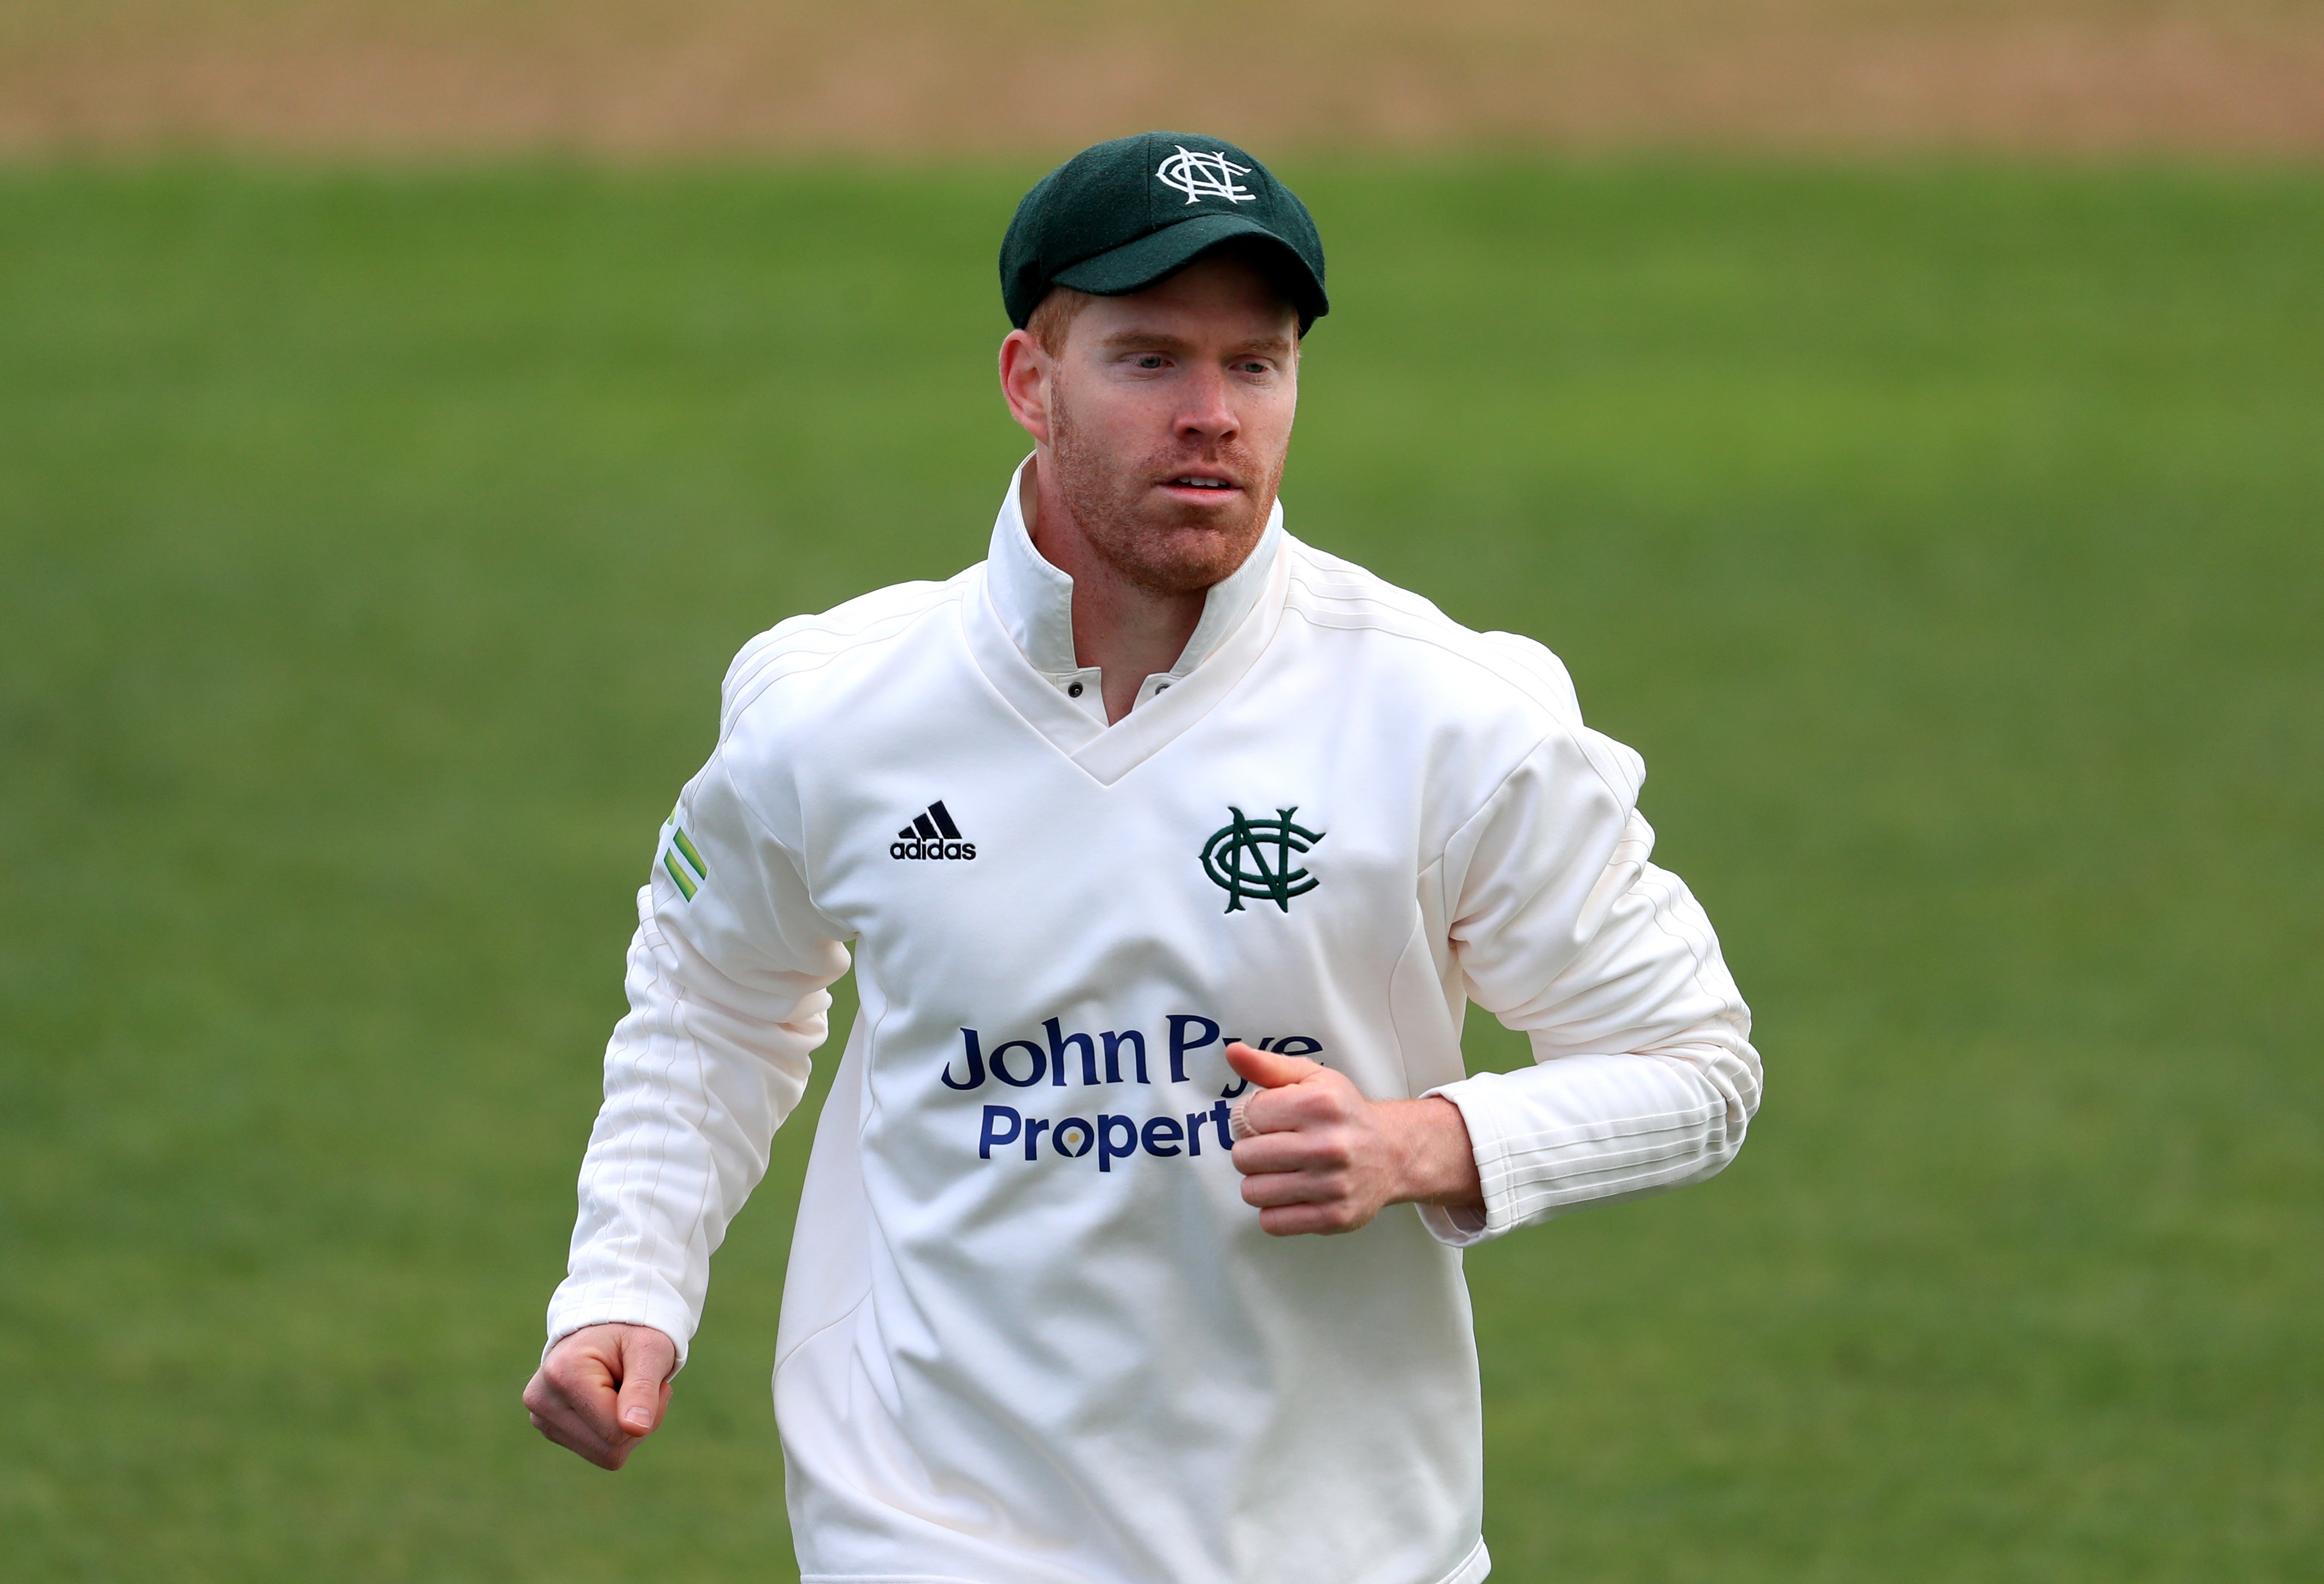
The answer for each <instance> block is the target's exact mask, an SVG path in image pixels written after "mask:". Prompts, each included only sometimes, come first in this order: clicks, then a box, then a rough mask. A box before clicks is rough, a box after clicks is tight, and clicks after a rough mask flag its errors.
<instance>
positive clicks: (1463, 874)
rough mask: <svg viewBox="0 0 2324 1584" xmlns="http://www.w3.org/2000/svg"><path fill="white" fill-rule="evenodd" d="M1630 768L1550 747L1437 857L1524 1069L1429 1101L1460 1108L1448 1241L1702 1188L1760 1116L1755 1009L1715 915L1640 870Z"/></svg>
mask: <svg viewBox="0 0 2324 1584" xmlns="http://www.w3.org/2000/svg"><path fill="white" fill-rule="evenodd" d="M1643 773H1644V772H1643V769H1642V767H1640V766H1639V765H1638V762H1637V756H1636V755H1634V754H1631V753H1630V752H1629V751H1628V750H1627V749H1624V748H1621V747H1619V746H1618V745H1617V744H1615V743H1612V742H1610V741H1607V740H1606V739H1604V738H1601V737H1599V736H1597V734H1596V733H1594V732H1589V731H1588V730H1587V729H1586V728H1580V727H1578V726H1577V727H1576V729H1575V730H1574V731H1573V732H1571V733H1568V732H1558V733H1554V734H1553V735H1552V736H1551V737H1550V738H1549V739H1548V740H1547V741H1544V742H1543V743H1542V744H1541V745H1540V746H1539V747H1538V748H1536V749H1535V751H1534V752H1533V754H1532V755H1531V756H1530V757H1528V758H1527V760H1526V761H1525V762H1524V763H1523V764H1522V765H1520V766H1519V767H1518V769H1517V770H1516V771H1515V772H1514V773H1512V774H1511V775H1510V776H1509V777H1508V779H1507V780H1506V781H1505V782H1504V783H1503V784H1502V785H1501V786H1500V787H1499V789H1498V790H1497V791H1496V792H1495V793H1494V795H1493V797H1491V798H1490V799H1489V801H1488V803H1487V804H1486V806H1485V807H1484V808H1482V809H1481V810H1480V812H1479V813H1478V815H1476V816H1475V818H1473V819H1472V820H1471V821H1470V822H1469V824H1467V825H1466V826H1465V827H1463V829H1462V831H1461V833H1459V834H1458V835H1456V837H1455V838H1454V840H1453V842H1452V845H1451V846H1450V847H1449V848H1448V850H1447V852H1446V859H1445V864H1444V868H1443V884H1444V886H1445V889H1446V898H1445V905H1446V913H1447V916H1449V917H1450V919H1451V920H1452V927H1451V936H1452V951H1453V953H1454V957H1455V959H1456V960H1457V962H1458V963H1459V965H1460V970H1461V972H1462V978H1463V981H1464V982H1465V985H1466V988H1467V990H1468V992H1469V995H1470V997H1471V999H1473V1000H1475V1001H1476V1002H1477V1003H1478V1004H1479V1005H1480V1006H1481V1007H1483V1008H1485V1009H1486V1010H1488V1011H1489V1012H1492V1013H1493V1014H1495V1015H1496V1016H1497V1017H1499V1018H1500V1019H1501V1021H1502V1022H1503V1023H1504V1024H1506V1025H1508V1027H1511V1028H1517V1029H1522V1030H1524V1031H1525V1032H1526V1035H1527V1036H1528V1037H1529V1038H1530V1039H1531V1041H1532V1044H1533V1054H1534V1061H1535V1065H1534V1066H1532V1067H1531V1068H1528V1069H1526V1070H1524V1071H1521V1072H1517V1073H1480V1074H1478V1075H1476V1076H1474V1077H1471V1078H1468V1079H1464V1080H1462V1082H1457V1083H1450V1084H1446V1085H1443V1087H1442V1088H1440V1089H1437V1090H1433V1091H1430V1092H1432V1093H1439V1094H1443V1096H1444V1097H1445V1098H1446V1099H1448V1100H1450V1101H1452V1102H1453V1103H1454V1104H1456V1105H1458V1106H1459V1107H1460V1108H1461V1112H1462V1117H1463V1119H1465V1120H1466V1121H1467V1123H1468V1128H1469V1135H1470V1138H1471V1143H1472V1144H1473V1146H1474V1147H1475V1150H1476V1156H1477V1167H1478V1172H1479V1174H1480V1178H1481V1180H1482V1183H1483V1186H1484V1195H1485V1213H1484V1216H1483V1217H1482V1219H1481V1220H1480V1219H1479V1218H1477V1217H1475V1216H1474V1215H1473V1214H1471V1213H1459V1214H1456V1213H1452V1212H1449V1211H1443V1210H1437V1209H1434V1208H1431V1209H1428V1210H1425V1211H1424V1219H1425V1220H1426V1221H1427V1223H1428V1225H1429V1228H1430V1229H1431V1230H1432V1231H1433V1232H1434V1233H1435V1234H1436V1235H1437V1236H1438V1237H1439V1238H1440V1239H1443V1240H1444V1241H1446V1242H1448V1243H1452V1244H1455V1245H1456V1246H1463V1247H1465V1246H1468V1245H1471V1244H1474V1243H1480V1242H1483V1241H1485V1240H1487V1239H1491V1238H1497V1237H1499V1236H1500V1235H1501V1234H1502V1233H1504V1232H1507V1231H1509V1230H1510V1229H1513V1228H1516V1227H1520V1226H1526V1225H1530V1224H1532V1223H1534V1222H1535V1221H1543V1220H1550V1219H1551V1218H1553V1217H1554V1216H1558V1215H1561V1214H1563V1213H1564V1212H1565V1211H1569V1210H1572V1209H1575V1208H1577V1207H1579V1206H1581V1205H1583V1204H1588V1203H1594V1202H1604V1201H1610V1200H1615V1199H1624V1198H1630V1197H1634V1196H1636V1195H1638V1194H1643V1193H1653V1192H1655V1191H1657V1190H1660V1189H1665V1188H1674V1187H1678V1186H1680V1185H1681V1184H1683V1183H1693V1182H1699V1181H1701V1179H1703V1178H1705V1177H1708V1176H1711V1175H1712V1174H1714V1173H1716V1172H1718V1171H1719V1170H1720V1168H1721V1167H1723V1166H1725V1165H1726V1164H1727V1163H1728V1162H1729V1160H1731V1159H1733V1158H1734V1156H1735V1152H1736V1151H1737V1150H1738V1149H1739V1148H1740V1147H1742V1143H1743V1136H1744V1131H1745V1128H1747V1126H1748V1123H1749V1120H1750V1118H1751V1116H1752V1114H1753V1112H1755V1111H1756V1110H1757V1109H1758V1104H1759V1092H1760V1068H1759V1057H1758V1054H1757V1052H1756V1051H1754V1050H1753V1049H1752V1048H1751V1044H1750V1030H1751V1015H1750V1011H1749V1009H1748V1008H1747V1007H1745V1005H1744V1004H1743V999H1742V997H1741V995H1740V994H1739V993H1738V990H1736V987H1735V981H1734V979H1733V978H1732V977H1731V976H1730V975H1729V973H1728V972H1727V967H1726V964H1725V962H1723V961H1722V959H1721V958H1720V950H1719V938H1718V936H1717V935H1714V934H1713V933H1712V932H1711V921H1710V919H1709V918H1707V917H1706V916H1704V914H1703V911H1702V908H1701V905H1700V904H1698V903H1697V902H1696V901H1695V899H1694V898H1693V896H1692V893H1690V892H1689V891H1688V890H1687V889H1686V886H1685V884H1684V883H1683V881H1681V880H1680V879H1679V878H1678V877H1677V876H1676V875H1674V874H1671V873H1670V872H1668V871H1667V870H1662V869H1658V868H1656V867H1655V865H1654V864H1653V863H1651V862H1649V861H1647V860H1648V856H1649V854H1650V853H1651V852H1653V850H1654V831H1653V830H1652V828H1651V827H1649V826H1648V825H1647V824H1646V820H1645V819H1644V818H1643V817H1642V816H1640V815H1639V814H1638V813H1637V810H1636V808H1635V807H1634V806H1632V802H1633V799H1634V798H1635V796H1636V789H1637V782H1638V781H1639V779H1641V778H1642V777H1643Z"/></svg>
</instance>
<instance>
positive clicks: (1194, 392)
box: [1177, 367, 1242, 443]
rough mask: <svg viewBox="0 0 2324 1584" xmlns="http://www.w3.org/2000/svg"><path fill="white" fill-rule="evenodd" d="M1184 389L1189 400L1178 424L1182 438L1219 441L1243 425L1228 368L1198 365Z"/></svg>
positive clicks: (1181, 412)
mask: <svg viewBox="0 0 2324 1584" xmlns="http://www.w3.org/2000/svg"><path fill="white" fill-rule="evenodd" d="M1184 389H1185V405H1183V406H1182V407H1180V408H1179V410H1178V424H1177V429H1178V434H1179V436H1180V437H1182V438H1185V439H1194V440H1202V441H1205V442H1211V443H1216V442H1218V441H1221V440H1228V439H1231V438H1233V437H1234V435H1235V432H1236V431H1237V430H1239V429H1240V428H1242V420H1241V419H1240V418H1239V417H1237V416H1236V413H1235V410H1234V403H1233V401H1231V395H1232V387H1231V385H1230V384H1229V382H1228V381H1227V374H1226V371H1225V370H1224V369H1222V368H1215V367H1203V368H1197V369H1195V370H1194V377H1193V378H1192V379H1191V380H1189V381H1187V382H1186V384H1185V387H1184Z"/></svg>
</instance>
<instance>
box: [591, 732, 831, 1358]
mask: <svg viewBox="0 0 2324 1584" xmlns="http://www.w3.org/2000/svg"><path fill="white" fill-rule="evenodd" d="M838 934H839V932H838V931H837V930H836V929H835V927H834V926H832V925H831V924H830V923H829V921H827V920H825V919H824V918H822V917H821V916H819V915H818V914H817V912H816V907H815V905H814V903H813V902H812V900H811V899H810V898H809V896H808V893H807V884H806V881H805V880H804V879H803V878H802V877H801V875H800V872H799V868H798V861H797V859H796V857H795V856H794V855H793V854H792V853H791V852H789V851H788V850H787V849H786V848H785V847H784V846H783V845H782V844H781V843H779V842H778V841H777V840H776V838H775V837H774V835H773V834H772V833H771V832H770V830H769V828H768V827H767V825H766V824H765V823H764V822H763V821H762V820H761V819H760V818H759V817H758V816H757V815H755V814H754V813H753V812H752V809H751V808H750V807H749V806H747V805H746V804H745V802H744V800H743V797H742V794H741V793H740V791H739V790H738V789H737V787H735V784H734V781H733V776H732V774H731V773H730V771H729V770H728V768H727V766H726V764H725V762H724V748H723V746H722V750H721V753H720V754H719V755H716V756H714V757H713V758H712V760H711V761H710V763H709V765H708V766H706V767H705V769H703V771H702V773H701V774H700V775H698V776H696V778H695V779H694V780H693V781H692V782H691V783H689V784H688V786H687V789H686V792H685V794H684V795H683V796H682V797H680V799H679V802H678V808H677V810H676V811H675V812H674V813H673V814H672V815H671V816H670V820H669V824H666V825H664V826H663V827H662V833H661V844H660V846H659V849H658V851H657V852H656V853H655V855H654V868H653V875H652V879H651V880H650V883H649V884H648V885H647V886H646V887H645V888H644V889H642V890H641V891H640V892H639V893H638V930H637V934H636V935H635V936H634V937H633V938H632V941H631V943H630V953H629V968H628V975H627V990H628V992H629V1001H630V1010H629V1013H628V1015H627V1016H626V1017H624V1018H622V1020H621V1022H620V1023H619V1024H618V1025H617V1026H616V1027H615V1028H614V1030H613V1039H612V1042H611V1044H610V1045H608V1046H607V1048H606V1051H605V1100H604V1107H603V1108H602V1109H601V1110H599V1111H598V1113H597V1122H596V1127H595V1129H594V1130H593V1131H592V1133H591V1135H590V1138H589V1148H588V1153H587V1155H586V1156H585V1157H584V1159H583V1162H582V1166H581V1183H580V1200H581V1206H580V1217H579V1220H577V1222H576V1224H575V1226H574V1229H573V1246H572V1252H571V1256H570V1258H569V1260H568V1263H567V1275H566V1278H565V1281H564V1283H563V1284H562V1285H559V1286H558V1289H557V1293H556V1295H555V1296H554V1297H553V1298H552V1299H551V1300H550V1301H549V1342H550V1344H551V1345H552V1346H553V1345H554V1344H555V1342H556V1340H558V1338H559V1337H562V1336H564V1335H565V1334H567V1332H569V1331H577V1330H579V1329H580V1328H581V1327H583V1326H586V1325H595V1324H599V1323H601V1322H608V1321H625V1322H632V1323H637V1324H643V1325H650V1326H654V1327H657V1328H659V1330H661V1331H665V1332H667V1333H669V1336H670V1337H671V1339H672V1340H675V1341H676V1342H677V1343H678V1353H679V1358H681V1360H682V1359H683V1358H684V1357H685V1354H686V1349H687V1345H688V1343H689V1341H690V1340H691V1339H692V1337H693V1335H694V1331H695V1327H696V1325H697V1324H698V1323H699V1322H700V1320H701V1315H702V1302H703V1296H704V1294H705V1290H706V1288H707V1286H708V1284H709V1277H710V1256H711V1253H712V1252H713V1250H715V1248H717V1247H718V1245H719V1243H720V1241H721V1240H722V1239H724V1237H725V1234H726V1228H727V1225H728V1223H729V1222H730V1221H732V1220H733V1217H734V1215H735V1212H736V1211H739V1210H741V1208H742V1202H743V1200H744V1199H745V1198H747V1197H748V1196H749V1194H750V1192H751V1190H752V1188H753V1187H755V1186H756V1185H757V1183H758V1181H759V1179H760V1177H761V1176H762V1175H763V1174H765V1172H766V1169H767V1154H768V1148H769V1146H770V1142H771V1140H772V1139H773V1137H774V1132H775V1129H776V1128H778V1127H779V1126H780V1124H781V1122H782V1120H783V1119H784V1118H785V1117H786V1116H788V1114H789V1112H790V1110H791V1109H792V1107H794V1106H796V1105H797V1104H798V1099H799V1096H800V1094H801V1093H802V1092H804V1091H805V1090H806V1088H807V1060H808V1056H809V1054H811V1053H812V1052H813V1051H814V1050H815V1048H816V1046H817V1045H821V1044H822V1043H823V1039H824V1034H825V1026H826V1015H827V1012H828V1009H829V1008H830V1005H831V997H830V994H829V992H828V990H827V989H826V987H827V986H829V985H830V984H831V982H832V981H834V980H836V979H837V978H838V977H839V976H840V975H841V974H842V973H844V972H846V969H847V962H848V959H847V953H846V950H845V948H844V947H843V946H842V945H841V944H839V939H838Z"/></svg>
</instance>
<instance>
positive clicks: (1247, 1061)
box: [1227, 1041, 1323, 1089]
mask: <svg viewBox="0 0 2324 1584" xmlns="http://www.w3.org/2000/svg"><path fill="white" fill-rule="evenodd" d="M1227 1065H1228V1066H1230V1067H1232V1068H1233V1069H1234V1070H1235V1071H1236V1073H1240V1075H1241V1076H1243V1077H1245V1078H1248V1079H1250V1081H1251V1082H1253V1083H1256V1084H1258V1085H1259V1087H1260V1088H1261V1089H1281V1088H1282V1087H1283V1086H1284V1085H1285V1084H1286V1083H1296V1082H1299V1081H1300V1080H1301V1079H1303V1078H1305V1077H1306V1076H1307V1075H1308V1074H1309V1073H1320V1072H1322V1071H1323V1064H1322V1063H1320V1062H1311V1061H1309V1060H1308V1059H1307V1058H1306V1057H1305V1056H1278V1055H1277V1054H1275V1053H1274V1052H1273V1051H1263V1050H1260V1049H1259V1048H1258V1047H1257V1046H1255V1045H1244V1044H1242V1043H1240V1041H1238V1042H1236V1043H1235V1044H1233V1045H1229V1046H1227Z"/></svg>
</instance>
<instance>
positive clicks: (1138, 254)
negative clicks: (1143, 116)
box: [1001, 132, 1332, 335]
mask: <svg viewBox="0 0 2324 1584" xmlns="http://www.w3.org/2000/svg"><path fill="white" fill-rule="evenodd" d="M1238 243H1241V244H1256V248H1255V251H1256V252H1257V253H1258V255H1259V258H1260V259H1261V260H1263V261H1264V262H1265V263H1266V264H1267V265H1268V272H1269V273H1270V274H1271V275H1272V276H1273V277H1274V279H1275V282H1276V285H1277V288H1278V289H1279V290H1281V291H1282V292H1283V294H1284V295H1285V296H1286V298H1288V299H1290V301H1291V303H1292V305H1293V306H1294V307H1296V309H1298V310H1299V329H1300V332H1301V333H1302V334H1303V335H1304V334H1305V332H1306V329H1307V327H1309V326H1310V325H1312V324H1314V322H1315V321H1316V320H1317V319H1320V318H1323V316H1324V314H1326V313H1328V312H1329V311H1331V306H1332V305H1331V300H1330V299H1328V298H1326V297H1325V296H1324V295H1323V238H1322V237H1320V236H1318V235H1316V234H1315V222H1314V219H1313V218H1312V217H1310V216H1309V215H1308V213H1307V206H1306V205H1305V204H1303V203H1301V202H1300V201H1299V199H1298V198H1297V196H1296V194H1294V193H1293V192H1292V190H1291V189H1289V188H1287V187H1286V186H1284V185H1283V184H1282V183H1281V182H1279V181H1277V180H1276V179H1275V177H1274V174H1273V173H1272V172H1271V171H1269V170H1268V168H1267V167H1266V166H1264V165H1262V164H1260V163H1259V161H1258V160H1256V159H1254V158H1253V157H1252V156H1251V155H1250V154H1249V153H1247V152H1244V151H1243V150H1241V149H1239V148H1237V147H1235V145H1234V144H1232V143H1222V142H1221V141H1220V140H1219V139H1217V138H1214V137H1195V136H1193V135H1191V134H1187V133H1183V132H1148V133H1140V134H1139V135H1138V136H1136V137H1118V138H1115V139H1113V140H1112V141H1111V142H1110V143H1098V144H1096V145H1095V146H1093V147H1091V148H1086V149H1084V150H1083V151H1082V152H1080V153H1078V154H1075V155H1074V157H1073V158H1072V159H1070V160H1068V161H1065V163H1064V164H1062V165H1060V166H1058V167H1057V168H1056V170H1052V171H1050V172H1049V173H1048V174H1047V176H1044V177H1043V178H1041V180H1038V181H1037V182H1035V183H1034V184H1033V190H1032V191H1030V192H1028V193H1027V194H1026V195H1025V198H1024V201H1023V202H1021V203H1019V205H1018V206H1017V216H1016V218H1014V219H1012V220H1010V222H1009V234H1008V235H1006V236H1004V237H1002V238H1001V303H1002V306H1004V307H1005V308H1007V309H1008V310H1009V322H1010V324H1012V325H1015V326H1016V327H1018V328H1019V329H1020V330H1021V329H1023V328H1024V327H1025V321H1026V320H1028V319H1029V318H1032V317H1033V310H1034V309H1037V308H1038V307H1039V306H1040V304H1041V299H1043V298H1044V297H1047V295H1048V294H1049V288H1050V287H1052V286H1070V287H1072V288H1074V290H1077V291H1087V292H1090V293H1092V294H1093V295H1095V296H1098V297H1120V296H1123V295H1125V294H1127V293H1129V292H1132V291H1142V290H1145V289H1146V288H1147V287H1148V286H1151V285H1153V284H1154V283H1155V282H1156V281H1160V280H1163V279H1165V278H1166V277H1167V276H1170V275H1175V274H1176V273H1177V272H1179V271H1180V270H1183V269H1185V267H1186V266H1187V265H1188V264H1191V263H1193V262H1194V261H1195V260H1196V259H1198V258H1200V257H1202V256H1203V254H1204V253H1210V252H1213V250H1215V249H1218V248H1221V247H1226V246H1229V245H1231V244H1238Z"/></svg>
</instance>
